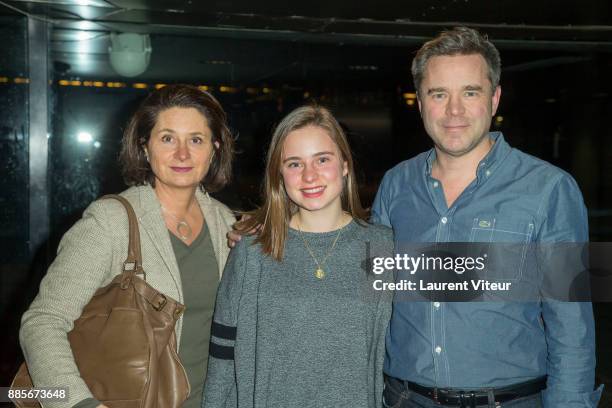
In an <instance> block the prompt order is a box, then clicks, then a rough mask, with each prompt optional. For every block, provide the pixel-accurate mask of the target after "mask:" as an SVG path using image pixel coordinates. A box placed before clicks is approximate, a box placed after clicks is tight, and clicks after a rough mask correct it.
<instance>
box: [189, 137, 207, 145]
mask: <svg viewBox="0 0 612 408" xmlns="http://www.w3.org/2000/svg"><path fill="white" fill-rule="evenodd" d="M191 142H192V143H194V144H202V143H204V141H203V140H202V138H201V137H194V138H192V139H191Z"/></svg>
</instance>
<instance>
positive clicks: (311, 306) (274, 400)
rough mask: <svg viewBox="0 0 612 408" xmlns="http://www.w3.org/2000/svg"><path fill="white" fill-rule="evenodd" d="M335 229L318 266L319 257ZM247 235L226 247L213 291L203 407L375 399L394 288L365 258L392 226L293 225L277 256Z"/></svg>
mask: <svg viewBox="0 0 612 408" xmlns="http://www.w3.org/2000/svg"><path fill="white" fill-rule="evenodd" d="M339 232H340V237H339V238H338V240H337V243H336V245H335V247H334V248H333V250H331V252H330V255H329V257H328V258H327V261H326V262H325V264H324V265H322V266H323V269H324V271H325V277H323V278H322V279H320V278H318V277H317V276H316V275H315V271H316V269H317V264H316V263H315V261H314V260H313V258H312V256H311V255H310V253H309V252H308V250H307V248H306V245H305V244H304V239H305V240H306V241H307V243H308V245H309V246H310V248H311V250H312V252H313V253H314V255H315V257H316V258H317V259H318V260H319V262H321V261H322V260H323V259H324V258H325V256H326V254H327V253H328V252H329V251H330V248H331V247H332V244H333V241H334V239H335V238H336V236H337V235H338V233H339ZM253 240H254V238H253V237H248V238H245V239H243V240H242V241H241V242H240V243H239V244H238V245H237V246H236V248H235V249H234V250H233V251H232V252H231V253H230V257H229V259H228V263H227V265H226V267H225V272H224V274H223V278H222V280H221V284H220V287H219V292H218V294H217V304H216V308H215V316H214V319H213V320H214V322H213V328H212V340H211V349H210V359H209V368H208V378H207V382H206V386H205V392H204V404H203V407H205V408H217V407H220V408H221V407H223V408H225V407H237V408H247V407H249V408H250V407H257V408H259V407H279V408H280V407H300V408H306V407H317V408H321V407H351V408H355V407H379V406H381V398H382V384H383V380H382V364H383V358H384V339H385V331H386V327H387V323H388V320H389V317H390V313H391V294H390V293H389V292H381V291H375V290H373V288H372V282H373V280H374V279H383V280H385V281H392V279H393V276H392V274H391V273H387V274H383V275H373V274H372V272H371V268H370V267H369V262H367V258H371V257H373V256H391V254H392V251H393V239H392V232H391V229H389V228H387V227H382V226H374V225H366V226H363V225H360V224H358V223H356V222H354V221H353V222H351V223H349V224H348V225H347V226H345V227H343V228H342V229H341V230H336V231H332V232H326V233H302V234H301V236H300V233H299V232H298V231H296V230H293V229H289V233H288V239H287V242H286V245H285V255H284V259H283V261H281V262H277V261H275V260H273V259H271V258H270V257H268V256H263V255H262V253H261V249H260V246H259V245H258V244H257V245H253Z"/></svg>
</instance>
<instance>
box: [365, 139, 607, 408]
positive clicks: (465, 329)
mask: <svg viewBox="0 0 612 408" xmlns="http://www.w3.org/2000/svg"><path fill="white" fill-rule="evenodd" d="M490 137H491V138H492V139H493V140H494V141H495V144H494V146H493V148H492V149H491V151H490V152H489V153H488V155H487V156H486V157H485V158H484V159H483V160H482V161H481V162H480V163H479V165H478V169H477V174H476V178H475V180H474V181H473V182H472V183H471V184H470V185H469V186H468V187H467V188H466V189H465V190H464V191H463V193H462V194H461V195H460V196H459V197H458V198H457V199H456V200H455V202H454V203H453V204H452V206H451V207H450V208H448V207H447V204H446V200H445V197H444V192H443V189H442V185H441V183H440V182H439V181H438V180H436V179H434V178H433V177H432V176H431V168H432V163H433V161H434V159H435V156H436V153H435V150H434V149H432V150H430V151H428V152H424V153H422V154H420V155H418V156H416V157H414V158H412V159H410V160H407V161H404V162H402V163H400V164H398V165H397V166H395V167H394V168H393V169H391V170H389V171H388V172H387V174H386V175H385V177H384V179H383V181H382V183H381V186H380V189H379V190H378V193H377V195H376V199H375V201H374V206H373V209H372V217H373V221H374V222H376V223H381V224H384V225H387V226H391V227H392V228H393V231H394V236H395V242H396V244H399V243H402V244H405V243H410V242H414V243H417V242H470V241H471V242H482V241H486V242H519V241H520V242H526V243H528V242H587V241H588V224H587V213H586V209H585V206H584V203H583V200H582V195H581V193H580V190H579V188H578V186H577V185H576V182H575V181H574V179H573V178H572V177H571V176H570V175H569V174H567V173H566V172H564V171H562V170H560V169H559V168H557V167H555V166H553V165H551V164H549V163H547V162H545V161H542V160H539V159H537V158H535V157H532V156H530V155H527V154H525V153H523V152H521V151H519V150H516V149H513V148H511V147H510V146H509V145H508V143H506V141H505V140H504V138H503V136H502V134H501V133H491V134H490ZM483 226H484V227H483ZM517 273H518V272H517ZM386 343H387V345H386V346H387V355H386V360H385V372H386V373H387V374H389V375H391V376H393V377H397V378H401V379H404V380H409V381H413V382H416V383H419V384H422V385H426V386H437V387H443V388H447V387H453V388H461V389H473V388H481V387H499V386H504V385H510V384H514V383H519V382H522V381H527V380H530V379H533V378H536V377H540V376H543V375H548V384H547V389H546V390H545V391H544V392H543V402H544V406H545V407H595V406H596V405H597V402H598V400H599V397H600V394H601V389H599V390H597V391H595V392H594V391H593V386H594V375H595V333H594V322H593V313H592V306H591V304H590V303H577V302H575V303H571V302H560V301H548V300H542V301H540V302H532V303H521V302H472V303H468V302H465V303H440V302H405V301H396V302H394V305H393V315H392V317H391V322H390V324H389V328H388V332H387V341H386Z"/></svg>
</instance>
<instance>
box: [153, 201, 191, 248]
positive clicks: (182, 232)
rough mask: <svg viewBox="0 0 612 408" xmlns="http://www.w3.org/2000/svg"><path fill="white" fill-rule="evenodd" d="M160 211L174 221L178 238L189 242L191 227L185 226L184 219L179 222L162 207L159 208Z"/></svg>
mask: <svg viewBox="0 0 612 408" xmlns="http://www.w3.org/2000/svg"><path fill="white" fill-rule="evenodd" d="M161 209H162V211H163V212H164V213H166V214H168V215H169V216H170V217H172V218H173V219H174V221H176V232H177V234H178V236H179V238H180V239H182V240H183V241H189V240H190V239H191V237H192V235H193V230H192V229H191V226H190V225H189V224H187V221H186V220H184V219H183V220H179V219H178V217H177V216H176V215H174V214H172V213H171V212H170V211H168V210H167V209H166V208H165V207H164V206H163V205H162V206H161Z"/></svg>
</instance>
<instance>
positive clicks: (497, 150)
mask: <svg viewBox="0 0 612 408" xmlns="http://www.w3.org/2000/svg"><path fill="white" fill-rule="evenodd" d="M489 137H490V138H491V140H493V147H492V148H491V150H489V153H487V155H486V156H485V157H484V158H483V159H482V160H481V161H480V163H478V169H477V170H476V177H477V178H478V179H480V178H481V177H482V176H486V177H488V176H489V175H491V173H492V172H493V171H495V169H496V168H497V167H498V166H499V164H500V163H501V162H502V161H503V160H504V159H505V158H506V156H507V155H508V153H510V150H511V149H512V148H511V147H510V145H509V144H508V142H506V140H505V139H504V135H503V134H502V132H489ZM435 159H436V149H435V148H433V149H431V150H430V151H429V153H428V154H427V159H426V166H425V175H426V176H431V167H432V166H433V162H434V160H435Z"/></svg>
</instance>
